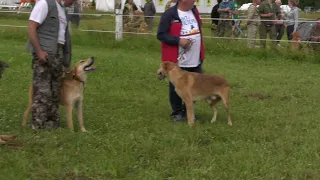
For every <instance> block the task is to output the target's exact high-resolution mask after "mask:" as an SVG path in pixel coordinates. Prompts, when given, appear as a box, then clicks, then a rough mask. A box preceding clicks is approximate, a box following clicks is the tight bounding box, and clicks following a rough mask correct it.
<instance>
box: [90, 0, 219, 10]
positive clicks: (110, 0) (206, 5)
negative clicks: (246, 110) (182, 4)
mask: <svg viewBox="0 0 320 180" xmlns="http://www.w3.org/2000/svg"><path fill="white" fill-rule="evenodd" d="M121 1H122V9H123V8H124V3H125V0H121ZM133 1H134V3H135V4H136V5H137V7H138V8H139V10H140V6H144V4H145V0H133ZM168 1H169V0H153V3H154V5H155V7H156V11H157V13H163V12H164V8H165V5H166V3H167V2H168ZM216 4H217V0H196V2H195V5H196V6H197V7H198V9H199V12H200V13H210V12H211V10H212V8H213V6H214V5H216ZM96 10H99V11H105V12H114V0H96Z"/></svg>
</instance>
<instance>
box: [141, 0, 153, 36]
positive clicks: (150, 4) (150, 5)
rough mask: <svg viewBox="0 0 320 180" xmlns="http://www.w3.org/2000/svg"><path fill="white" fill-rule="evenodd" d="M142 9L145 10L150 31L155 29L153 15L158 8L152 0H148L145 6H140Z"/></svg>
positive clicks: (145, 18)
mask: <svg viewBox="0 0 320 180" xmlns="http://www.w3.org/2000/svg"><path fill="white" fill-rule="evenodd" d="M140 8H141V10H142V11H143V12H144V20H145V22H146V23H147V25H148V29H149V31H152V29H153V18H154V17H153V16H154V15H156V8H155V7H154V3H153V1H152V0H147V3H145V4H144V7H142V6H140Z"/></svg>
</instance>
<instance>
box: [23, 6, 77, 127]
mask: <svg viewBox="0 0 320 180" xmlns="http://www.w3.org/2000/svg"><path fill="white" fill-rule="evenodd" d="M75 1H76V0H64V1H63V0H39V1H38V2H37V3H36V5H35V7H34V9H33V10H32V12H31V14H30V17H29V24H28V39H29V40H28V42H27V48H28V50H29V51H30V52H31V53H32V56H33V58H32V69H33V101H32V125H31V126H32V129H34V130H37V129H56V128H58V126H59V124H60V113H59V101H60V86H61V79H62V74H63V71H64V68H66V69H67V70H66V71H67V72H68V71H69V70H68V69H69V67H70V60H71V40H70V34H69V30H68V20H67V17H68V16H67V15H68V14H67V11H66V9H65V7H69V6H70V5H72V4H73V3H74V2H75Z"/></svg>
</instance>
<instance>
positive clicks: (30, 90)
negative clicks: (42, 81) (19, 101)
mask: <svg viewBox="0 0 320 180" xmlns="http://www.w3.org/2000/svg"><path fill="white" fill-rule="evenodd" d="M32 92H33V88H32V84H31V85H30V87H29V102H28V107H27V109H26V111H25V112H24V114H23V121H22V126H25V125H27V122H28V115H29V113H30V111H31V106H32Z"/></svg>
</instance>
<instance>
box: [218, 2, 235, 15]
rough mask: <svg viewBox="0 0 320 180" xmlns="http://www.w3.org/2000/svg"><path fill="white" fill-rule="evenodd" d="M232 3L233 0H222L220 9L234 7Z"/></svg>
mask: <svg viewBox="0 0 320 180" xmlns="http://www.w3.org/2000/svg"><path fill="white" fill-rule="evenodd" d="M232 4H233V2H232V1H228V2H221V3H220V4H219V9H225V8H230V9H232ZM220 13H228V12H220Z"/></svg>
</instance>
